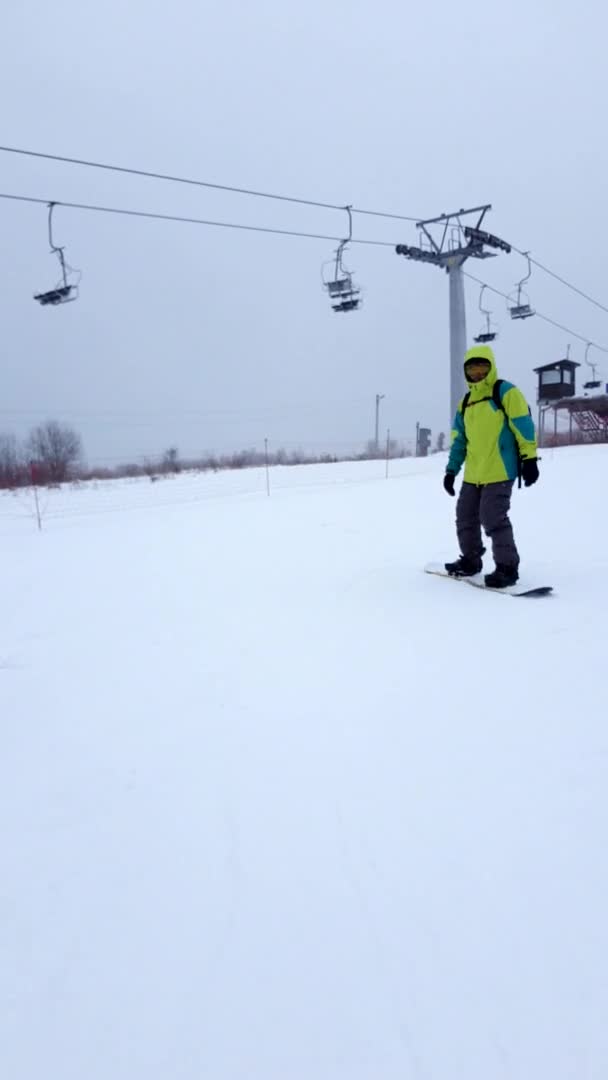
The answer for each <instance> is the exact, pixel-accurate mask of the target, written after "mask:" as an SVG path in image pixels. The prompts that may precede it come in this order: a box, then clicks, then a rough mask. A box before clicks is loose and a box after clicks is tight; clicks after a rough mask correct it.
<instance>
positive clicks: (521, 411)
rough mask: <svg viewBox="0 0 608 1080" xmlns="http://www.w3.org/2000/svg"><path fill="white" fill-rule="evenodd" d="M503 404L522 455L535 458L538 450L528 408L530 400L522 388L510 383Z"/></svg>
mask: <svg viewBox="0 0 608 1080" xmlns="http://www.w3.org/2000/svg"><path fill="white" fill-rule="evenodd" d="M502 405H503V408H504V410H505V412H506V414H507V420H508V421H509V427H510V428H511V431H512V432H513V434H514V436H515V438H516V440H517V445H518V447H519V453H520V457H522V458H535V457H536V452H537V447H536V430H535V427H534V421H533V419H532V416H531V414H530V409H529V408H528V402H527V401H526V399H525V397H524V395H523V394H522V392H521V390H518V388H517V387H516V386H512V385H510V386H509V387H508V389H507V390H505V393H504V395H503V398H502Z"/></svg>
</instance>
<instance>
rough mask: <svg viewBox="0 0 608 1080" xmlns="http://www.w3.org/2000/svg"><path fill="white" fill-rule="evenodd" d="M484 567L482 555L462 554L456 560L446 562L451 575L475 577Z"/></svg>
mask: <svg viewBox="0 0 608 1080" xmlns="http://www.w3.org/2000/svg"><path fill="white" fill-rule="evenodd" d="M482 554H483V552H482ZM482 567H483V562H482V559H481V555H461V556H460V558H458V559H456V560H455V562H446V563H445V568H446V570H447V572H448V574H449V575H450V577H474V576H475V574H480V573H481V570H482Z"/></svg>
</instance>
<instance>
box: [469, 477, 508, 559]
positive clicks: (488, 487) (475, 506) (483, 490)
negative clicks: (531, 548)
mask: <svg viewBox="0 0 608 1080" xmlns="http://www.w3.org/2000/svg"><path fill="white" fill-rule="evenodd" d="M512 491H513V481H512V480H504V481H502V482H500V483H498V484H482V485H480V486H479V487H478V486H477V484H463V485H462V487H461V489H460V495H459V496H458V503H457V504H456V531H457V533H458V543H459V544H460V550H461V552H462V554H463V555H467V556H469V557H472V558H474V557H475V556H477V555H478V554H479V553H480V552H481V550H482V547H483V544H482V539H481V526H482V525H483V527H484V530H485V532H486V533H487V535H488V536H489V537H490V540H491V541H492V552H493V555H494V561H495V563H496V564H497V565H498V563H502V564H503V565H505V566H519V554H518V552H517V548H516V547H515V540H514V538H513V528H512V526H511V522H510V521H509V507H510V505H511V492H512Z"/></svg>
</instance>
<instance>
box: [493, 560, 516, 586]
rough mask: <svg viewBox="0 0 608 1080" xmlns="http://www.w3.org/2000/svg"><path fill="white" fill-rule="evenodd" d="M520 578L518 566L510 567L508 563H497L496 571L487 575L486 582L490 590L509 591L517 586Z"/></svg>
mask: <svg viewBox="0 0 608 1080" xmlns="http://www.w3.org/2000/svg"><path fill="white" fill-rule="evenodd" d="M518 578H519V574H518V572H517V566H508V565H507V564H506V563H497V564H496V569H495V570H493V571H492V573H491V574H486V577H485V582H486V588H488V589H508V588H509V586H510V585H515V584H516V583H517V580H518Z"/></svg>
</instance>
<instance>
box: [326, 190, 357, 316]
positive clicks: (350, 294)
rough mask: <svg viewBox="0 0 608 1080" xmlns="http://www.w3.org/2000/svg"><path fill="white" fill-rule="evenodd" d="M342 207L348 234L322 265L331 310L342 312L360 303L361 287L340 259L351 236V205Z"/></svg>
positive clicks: (355, 308) (351, 309)
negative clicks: (331, 268) (328, 270)
mask: <svg viewBox="0 0 608 1080" xmlns="http://www.w3.org/2000/svg"><path fill="white" fill-rule="evenodd" d="M344 209H345V210H346V213H347V214H348V236H347V237H346V239H345V240H341V241H340V243H339V245H338V247H337V249H336V256H335V259H334V260H333V261H332V262H331V263H325V264H324V266H323V285H324V287H325V288H326V289H327V292H328V295H329V299H330V302H331V306H332V310H333V311H342V312H346V311H356V310H357V308H359V306H360V304H361V289H359V288H358V286H357V285H355V283H354V282H353V275H352V274H351V272H350V270H347V269H346V267H345V266H344V263H343V261H342V257H343V255H344V251H345V249H346V246H347V244H349V243H350V241H351V240H352V236H353V215H352V207H351V206H345V207H344ZM327 266H333V274H332V275H331V276H328V275H327V274H326V272H325V267H327Z"/></svg>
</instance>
